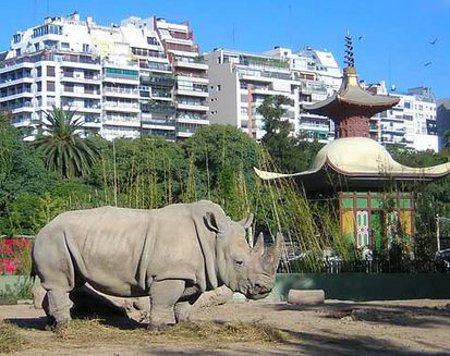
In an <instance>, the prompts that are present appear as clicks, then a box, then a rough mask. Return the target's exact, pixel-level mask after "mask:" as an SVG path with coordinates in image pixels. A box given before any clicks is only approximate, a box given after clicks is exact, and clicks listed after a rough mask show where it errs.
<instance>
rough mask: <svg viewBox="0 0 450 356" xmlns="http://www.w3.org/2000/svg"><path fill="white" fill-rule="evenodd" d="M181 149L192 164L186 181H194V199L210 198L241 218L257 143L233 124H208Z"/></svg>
mask: <svg viewBox="0 0 450 356" xmlns="http://www.w3.org/2000/svg"><path fill="white" fill-rule="evenodd" d="M184 149H185V152H186V156H188V157H189V159H190V162H191V164H192V166H191V167H190V169H189V172H190V176H191V175H193V176H191V177H190V178H189V182H190V184H191V185H193V184H195V188H196V189H195V191H196V197H195V198H196V200H198V199H211V200H213V201H215V202H217V203H218V204H220V205H221V206H222V207H223V208H224V209H225V211H226V212H227V213H228V214H230V216H231V217H233V218H235V219H242V217H243V216H244V215H246V214H247V213H248V212H249V201H248V192H249V191H251V190H252V189H253V187H254V182H255V177H254V172H253V167H255V166H256V165H257V160H258V155H259V147H258V145H257V143H256V142H255V141H254V140H253V139H251V138H250V137H249V136H248V135H246V134H244V133H243V132H242V131H241V130H239V129H237V128H235V127H232V126H225V125H211V126H209V127H205V128H204V129H202V130H200V131H199V132H197V133H196V134H195V135H194V136H193V137H192V138H190V139H189V140H188V141H187V142H186V144H185V145H184ZM188 188H189V186H188ZM188 191H189V190H188Z"/></svg>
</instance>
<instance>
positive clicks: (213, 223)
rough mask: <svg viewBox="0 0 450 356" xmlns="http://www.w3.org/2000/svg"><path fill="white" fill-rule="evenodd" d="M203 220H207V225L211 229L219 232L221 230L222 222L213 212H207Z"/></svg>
mask: <svg viewBox="0 0 450 356" xmlns="http://www.w3.org/2000/svg"><path fill="white" fill-rule="evenodd" d="M203 220H204V221H205V225H206V227H207V228H208V229H209V230H211V231H214V232H215V233H218V232H219V231H220V230H221V229H220V224H219V222H218V221H217V218H216V216H215V215H214V214H213V213H211V212H207V213H206V214H205V216H204V217H203Z"/></svg>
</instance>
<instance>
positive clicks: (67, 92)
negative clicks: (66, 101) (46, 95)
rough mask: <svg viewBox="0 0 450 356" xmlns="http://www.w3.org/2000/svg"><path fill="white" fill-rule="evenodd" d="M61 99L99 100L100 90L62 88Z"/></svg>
mask: <svg viewBox="0 0 450 356" xmlns="http://www.w3.org/2000/svg"><path fill="white" fill-rule="evenodd" d="M61 96H62V97H75V98H89V99H100V90H86V89H85V90H74V89H73V88H63V90H62V91H61Z"/></svg>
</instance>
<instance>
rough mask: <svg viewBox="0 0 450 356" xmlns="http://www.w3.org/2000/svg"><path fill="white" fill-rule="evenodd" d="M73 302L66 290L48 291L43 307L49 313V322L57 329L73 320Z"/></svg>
mask: <svg viewBox="0 0 450 356" xmlns="http://www.w3.org/2000/svg"><path fill="white" fill-rule="evenodd" d="M72 305H73V303H72V301H71V300H70V298H69V293H68V292H66V291H65V290H58V289H51V290H49V291H47V295H46V296H45V298H44V301H43V303H42V307H43V308H44V310H45V313H46V314H47V322H48V324H49V325H50V326H51V327H52V328H55V329H61V328H63V327H65V326H66V325H67V324H68V322H69V321H70V320H71V317H70V308H71V307H72Z"/></svg>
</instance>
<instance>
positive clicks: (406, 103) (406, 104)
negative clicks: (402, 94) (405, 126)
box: [403, 101, 411, 109]
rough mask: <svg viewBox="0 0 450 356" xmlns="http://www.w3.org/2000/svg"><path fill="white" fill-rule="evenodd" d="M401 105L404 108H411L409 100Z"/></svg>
mask: <svg viewBox="0 0 450 356" xmlns="http://www.w3.org/2000/svg"><path fill="white" fill-rule="evenodd" d="M403 106H404V107H405V109H411V103H410V102H409V101H405V103H404V104H403Z"/></svg>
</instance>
